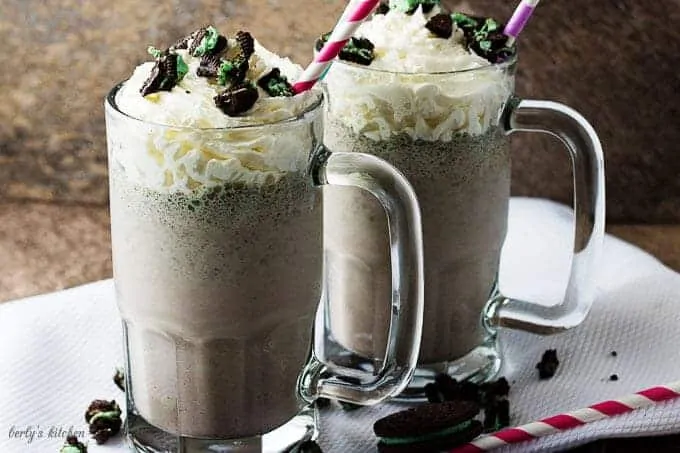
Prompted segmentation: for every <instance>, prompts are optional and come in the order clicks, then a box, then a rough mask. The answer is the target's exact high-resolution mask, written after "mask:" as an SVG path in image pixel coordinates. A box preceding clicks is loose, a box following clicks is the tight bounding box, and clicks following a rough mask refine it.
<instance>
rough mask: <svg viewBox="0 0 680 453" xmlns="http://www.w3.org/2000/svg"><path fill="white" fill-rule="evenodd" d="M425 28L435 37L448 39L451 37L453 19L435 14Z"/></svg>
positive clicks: (446, 15) (445, 15)
mask: <svg viewBox="0 0 680 453" xmlns="http://www.w3.org/2000/svg"><path fill="white" fill-rule="evenodd" d="M425 28H427V29H428V30H430V31H431V32H432V34H434V35H435V36H438V37H440V38H444V39H449V38H450V37H451V35H453V19H452V18H451V15H450V14H443V13H442V14H435V15H434V16H432V17H431V18H430V20H428V21H427V23H426V24H425Z"/></svg>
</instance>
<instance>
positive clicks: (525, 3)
mask: <svg viewBox="0 0 680 453" xmlns="http://www.w3.org/2000/svg"><path fill="white" fill-rule="evenodd" d="M538 2H539V0H522V1H521V2H520V4H519V5H517V8H516V9H515V12H514V13H512V17H511V18H510V20H509V21H508V23H507V25H506V26H505V29H504V30H503V33H504V34H505V35H506V36H507V37H508V42H507V44H508V46H511V45H513V44H514V43H515V40H516V39H517V36H519V34H520V33H521V32H522V30H524V27H525V26H526V24H527V22H529V18H530V17H531V15H532V14H533V13H534V9H536V6H537V5H538Z"/></svg>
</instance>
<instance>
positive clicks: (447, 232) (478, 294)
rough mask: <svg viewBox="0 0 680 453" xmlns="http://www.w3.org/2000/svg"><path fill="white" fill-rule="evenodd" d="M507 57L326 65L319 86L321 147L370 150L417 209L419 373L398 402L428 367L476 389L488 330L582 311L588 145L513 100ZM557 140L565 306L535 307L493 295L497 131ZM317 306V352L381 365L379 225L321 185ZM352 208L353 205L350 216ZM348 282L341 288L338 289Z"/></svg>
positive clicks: (503, 200)
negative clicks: (434, 69) (451, 67)
mask: <svg viewBox="0 0 680 453" xmlns="http://www.w3.org/2000/svg"><path fill="white" fill-rule="evenodd" d="M515 67H516V61H515V60H512V61H508V62H505V63H503V64H498V65H492V66H489V67H483V68H477V69H472V70H466V71H458V72H449V73H436V74H427V73H417V74H413V73H410V74H409V73H395V72H388V71H381V70H375V69H371V68H370V67H366V66H360V65H356V64H352V63H347V62H343V61H336V62H335V64H334V65H333V67H332V68H331V69H330V71H329V73H328V74H327V76H326V78H325V80H324V81H325V85H326V87H325V89H326V91H327V97H328V101H327V109H326V110H327V111H326V126H325V136H324V142H325V143H326V144H327V145H328V146H330V147H331V148H332V149H335V150H341V151H346V152H361V153H367V154H373V155H376V156H379V157H381V158H383V159H385V160H386V161H388V162H390V163H391V164H392V165H395V166H396V167H397V168H399V169H400V171H402V172H403V173H404V175H405V176H406V177H407V178H408V180H409V182H410V183H411V184H412V185H413V187H414V189H415V191H416V195H417V196H418V201H419V203H420V207H421V210H422V216H423V217H422V219H423V235H424V236H423V237H424V243H423V246H424V251H425V314H424V326H423V340H422V344H421V349H420V357H419V360H418V369H417V371H416V375H415V378H414V380H413V381H412V383H411V385H410V386H409V388H408V389H407V390H406V391H405V392H404V393H403V395H402V396H403V397H407V398H410V397H413V398H415V397H422V395H423V387H424V386H425V385H426V384H427V383H428V382H431V381H432V380H433V378H434V377H435V376H436V375H437V374H439V373H447V374H449V375H451V376H453V377H454V378H456V379H471V380H475V381H483V380H487V379H489V378H491V377H493V376H494V375H495V374H496V373H497V372H498V370H499V369H500V366H501V355H500V349H499V345H498V341H497V328H498V327H499V326H505V327H511V328H515V329H521V330H526V331H529V332H533V333H539V334H550V333H555V332H561V331H563V330H566V329H570V328H572V327H574V326H577V325H578V324H580V323H581V322H582V321H583V319H584V318H585V317H586V315H587V313H588V310H589V309H590V306H591V304H592V303H593V300H594V298H595V282H594V280H593V278H592V276H593V271H594V270H595V267H594V266H595V263H596V260H597V256H598V255H599V252H600V248H601V242H602V239H603V233H604V218H605V202H604V193H605V192H604V163H603V155H602V148H601V145H600V142H599V139H598V137H597V135H596V133H595V131H594V130H593V128H592V127H591V126H590V125H589V124H588V122H587V121H586V120H585V119H584V118H583V117H582V116H581V115H580V114H578V113H577V112H575V111H574V110H572V109H571V108H569V107H567V106H564V105H562V104H558V103H555V102H548V101H534V100H520V99H518V98H517V97H515V96H514V94H513V93H514V78H515ZM524 131H527V132H539V133H547V134H552V135H554V136H556V137H558V138H559V139H560V140H561V141H562V143H563V144H564V145H565V147H566V150H567V151H568V152H569V154H570V156H571V161H572V168H573V175H574V209H575V218H576V222H575V235H576V236H575V237H576V241H575V246H574V250H573V262H572V268H571V276H570V278H569V284H568V288H567V290H566V294H565V296H564V299H563V301H562V302H561V303H560V304H559V305H556V306H554V307H549V308H546V307H544V306H542V305H539V304H534V303H530V302H525V301H520V300H514V299H511V298H508V297H505V296H504V295H503V294H501V293H500V292H499V290H498V266H499V260H500V256H501V248H502V245H503V242H504V239H505V235H506V229H507V216H508V203H509V198H510V160H511V159H510V153H509V143H508V137H507V136H508V135H510V134H512V133H515V132H524ZM323 190H324V223H325V225H327V227H326V230H325V237H324V249H325V261H324V266H325V276H324V281H325V291H324V293H325V299H324V305H325V307H326V311H327V312H328V313H329V316H328V317H326V318H325V319H321V318H319V320H318V321H317V324H318V325H319V328H318V330H320V331H321V330H322V331H323V333H320V334H318V335H317V339H316V341H317V346H316V347H317V349H318V350H323V351H324V352H325V354H326V357H327V358H333V359H334V360H335V361H336V362H343V363H350V364H353V365H356V364H362V365H363V366H364V367H367V368H379V367H380V366H382V360H383V357H384V355H385V349H384V346H383V345H384V342H385V338H386V337H387V335H388V332H389V328H388V325H387V320H388V319H389V318H390V315H391V313H390V312H389V311H388V310H387V308H386V307H384V306H383V305H384V303H382V302H381V301H382V300H384V299H386V298H388V297H389V291H390V279H391V273H390V262H389V258H388V257H389V253H388V250H389V248H390V241H389V238H388V237H387V236H386V235H385V233H384V231H385V228H386V227H385V222H386V221H385V218H384V215H383V214H382V213H381V212H380V208H379V206H378V205H377V203H375V201H374V200H372V199H370V197H367V196H365V195H364V194H363V193H361V192H359V191H357V190H354V189H352V188H344V187H339V188H338V187H325V188H324V189H323ZM350 207H351V208H352V209H351V210H350V209H349V208H350ZM348 282H351V284H348Z"/></svg>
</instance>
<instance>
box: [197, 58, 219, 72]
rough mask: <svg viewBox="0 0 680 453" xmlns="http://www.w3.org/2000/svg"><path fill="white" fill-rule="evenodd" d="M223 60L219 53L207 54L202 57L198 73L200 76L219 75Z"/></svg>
mask: <svg viewBox="0 0 680 453" xmlns="http://www.w3.org/2000/svg"><path fill="white" fill-rule="evenodd" d="M221 65H222V60H221V59H220V57H219V56H217V55H205V56H203V57H201V62H200V63H199V65H198V69H196V75H197V76H199V77H217V75H218V74H219V70H220V66H221Z"/></svg>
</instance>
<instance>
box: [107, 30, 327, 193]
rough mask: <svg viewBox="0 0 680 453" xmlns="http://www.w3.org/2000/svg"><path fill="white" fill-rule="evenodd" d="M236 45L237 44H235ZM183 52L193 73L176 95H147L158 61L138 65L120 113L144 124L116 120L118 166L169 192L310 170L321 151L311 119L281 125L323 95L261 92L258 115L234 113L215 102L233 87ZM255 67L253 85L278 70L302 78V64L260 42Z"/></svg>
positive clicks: (262, 181)
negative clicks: (311, 155) (203, 72)
mask: <svg viewBox="0 0 680 453" xmlns="http://www.w3.org/2000/svg"><path fill="white" fill-rule="evenodd" d="M229 45H230V47H231V46H234V43H233V42H232V40H229ZM176 53H177V54H178V55H180V56H181V57H182V59H183V60H184V61H185V62H186V64H187V66H188V72H187V73H186V75H185V76H184V77H183V78H182V79H181V80H180V81H179V82H178V83H177V85H176V86H174V87H173V88H172V89H171V90H170V91H159V92H156V93H152V94H149V95H147V96H144V97H143V96H142V95H141V94H140V88H141V87H142V85H143V84H144V82H145V80H147V78H148V77H149V74H150V73H151V71H152V68H153V66H154V63H153V62H147V63H143V64H141V65H140V66H138V67H137V68H136V69H135V71H134V73H133V74H132V76H131V77H130V78H129V79H128V80H127V81H126V82H125V83H124V84H123V86H122V87H121V89H120V90H119V92H118V94H117V96H116V104H117V107H118V109H119V110H120V111H121V112H123V113H125V114H126V115H128V116H131V117H133V118H136V119H139V120H141V121H139V122H135V121H129V119H128V120H127V121H116V122H115V124H114V123H113V122H110V124H109V127H108V129H109V134H115V136H116V140H115V141H116V143H115V146H114V144H113V143H110V149H111V153H110V155H111V160H112V163H114V164H116V165H119V166H120V167H121V168H122V169H123V170H124V171H125V173H126V175H127V176H128V177H129V178H131V179H133V180H135V181H136V182H137V183H138V184H140V185H142V186H145V187H148V188H152V189H156V190H160V191H167V192H174V191H181V192H190V191H193V190H197V189H200V188H203V187H206V188H207V187H212V186H217V185H223V184H224V183H244V184H248V185H256V186H258V185H266V184H271V183H274V182H276V181H277V180H278V179H279V178H280V177H281V176H283V175H284V174H286V173H287V172H291V171H301V170H303V169H304V168H305V166H306V164H307V155H306V152H303V151H301V150H309V149H311V147H312V146H313V141H314V136H313V135H314V134H313V132H312V130H311V128H310V127H309V125H308V124H306V123H305V122H291V123H290V124H289V125H285V123H284V124H281V123H280V122H281V121H285V120H287V119H292V118H296V117H298V116H300V115H302V114H303V113H305V112H306V111H307V110H309V108H310V107H311V105H312V104H314V103H315V102H316V101H317V100H318V96H319V94H318V93H314V92H306V93H302V94H299V95H296V96H293V97H285V96H277V97H272V96H268V95H267V94H266V93H265V92H264V91H263V90H262V89H261V88H259V87H258V92H259V97H258V100H257V102H256V103H255V105H254V106H253V107H252V108H251V109H250V110H248V111H247V112H246V113H245V114H243V115H240V116H228V115H226V114H225V113H224V112H222V111H221V110H220V109H219V108H218V107H217V106H216V105H215V102H214V97H215V96H216V95H217V94H218V93H220V92H221V91H222V90H224V88H225V87H224V86H221V85H219V84H217V83H216V82H215V81H214V80H211V79H210V78H207V77H200V76H198V75H197V69H198V67H199V64H200V61H201V58H200V57H194V56H192V55H190V53H189V52H188V51H187V50H177V51H176ZM249 63H250V64H249V70H248V72H247V75H246V79H247V80H251V81H255V80H257V79H258V78H260V77H262V76H263V75H265V74H267V73H268V72H270V71H271V70H272V69H274V68H278V69H280V71H281V74H283V75H284V76H286V77H287V78H288V80H290V81H292V80H295V79H296V78H297V77H299V75H300V74H301V73H302V68H301V67H299V66H297V65H295V64H293V63H292V62H291V61H290V60H288V59H287V58H282V57H279V56H277V55H275V54H274V53H272V52H270V51H268V50H267V49H265V48H264V47H262V46H261V45H260V44H259V43H257V42H255V52H254V54H253V55H252V56H251V57H250V59H249ZM112 121H113V120H112ZM273 123H278V124H273ZM119 128H127V129H128V130H124V131H121V130H118V129H119ZM110 142H111V140H110Z"/></svg>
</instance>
